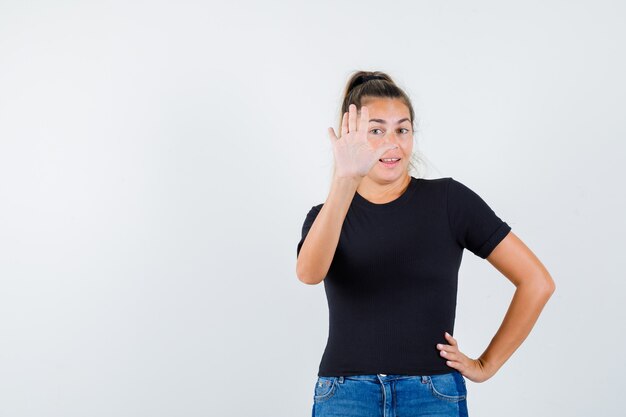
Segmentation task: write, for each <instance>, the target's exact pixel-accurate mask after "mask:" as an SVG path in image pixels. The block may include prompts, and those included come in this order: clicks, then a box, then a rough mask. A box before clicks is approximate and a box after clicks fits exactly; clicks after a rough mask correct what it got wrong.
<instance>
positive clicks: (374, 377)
mask: <svg viewBox="0 0 626 417" xmlns="http://www.w3.org/2000/svg"><path fill="white" fill-rule="evenodd" d="M452 372H455V371H452ZM452 372H449V373H452ZM457 372H458V371H457ZM335 378H338V379H339V382H343V380H344V379H351V380H359V381H374V382H379V381H395V380H398V379H409V378H416V379H421V380H422V382H426V381H427V380H428V375H405V374H367V375H345V376H339V377H335Z"/></svg>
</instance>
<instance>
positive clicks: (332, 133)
mask: <svg viewBox="0 0 626 417" xmlns="http://www.w3.org/2000/svg"><path fill="white" fill-rule="evenodd" d="M328 138H329V139H330V143H331V144H333V145H334V144H335V142H337V141H338V140H339V139H338V138H337V135H335V129H333V128H332V127H329V128H328Z"/></svg>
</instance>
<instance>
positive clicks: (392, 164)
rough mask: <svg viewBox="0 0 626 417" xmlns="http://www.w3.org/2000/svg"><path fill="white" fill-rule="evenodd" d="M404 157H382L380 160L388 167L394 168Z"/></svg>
mask: <svg viewBox="0 0 626 417" xmlns="http://www.w3.org/2000/svg"><path fill="white" fill-rule="evenodd" d="M401 159H402V158H381V159H379V160H378V162H380V163H381V164H383V166H384V167H386V168H393V167H395V166H396V165H399V164H400V160H401Z"/></svg>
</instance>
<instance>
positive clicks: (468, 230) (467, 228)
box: [447, 177, 511, 259]
mask: <svg viewBox="0 0 626 417" xmlns="http://www.w3.org/2000/svg"><path fill="white" fill-rule="evenodd" d="M447 201H448V221H449V223H450V228H451V229H452V234H453V236H454V238H455V239H456V241H457V242H458V243H459V245H461V246H462V247H464V248H466V249H468V250H470V251H471V252H472V253H474V254H475V255H476V256H479V257H481V258H483V259H485V258H487V256H489V254H490V253H491V252H492V251H493V249H494V248H495V247H496V246H497V245H498V243H500V242H501V241H502V239H504V238H505V237H506V235H507V234H508V233H509V232H510V231H511V227H510V226H509V225H508V224H507V223H506V222H505V221H503V220H502V219H500V217H498V216H497V215H496V213H495V212H494V211H493V209H492V208H491V207H489V205H488V204H487V203H486V202H485V201H484V200H483V199H482V198H481V197H480V196H479V195H478V194H477V193H476V192H474V191H473V190H471V189H470V188H469V187H467V186H466V185H464V184H462V183H461V182H459V181H456V180H455V179H454V178H452V177H449V178H448V190H447Z"/></svg>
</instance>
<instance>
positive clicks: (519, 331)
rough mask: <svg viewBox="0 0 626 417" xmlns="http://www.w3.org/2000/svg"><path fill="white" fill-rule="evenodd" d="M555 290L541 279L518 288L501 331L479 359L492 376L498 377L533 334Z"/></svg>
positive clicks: (499, 330)
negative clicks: (498, 371) (497, 374)
mask: <svg viewBox="0 0 626 417" xmlns="http://www.w3.org/2000/svg"><path fill="white" fill-rule="evenodd" d="M553 291H554V289H553V288H550V287H546V285H545V284H542V283H540V280H537V281H536V282H529V283H527V284H520V285H519V286H518V287H517V288H516V290H515V294H513V299H512V300H511V305H510V306H509V308H508V310H507V312H506V314H505V316H504V319H503V321H502V324H501V325H500V328H499V329H498V331H497V332H496V334H495V335H494V337H493V339H491V342H490V343H489V346H488V347H487V349H486V350H485V351H484V352H483V354H482V355H480V357H479V358H478V360H479V361H480V362H481V363H482V365H483V366H484V367H485V369H486V370H488V371H489V373H491V374H492V375H493V374H495V373H496V372H497V370H498V369H500V367H501V366H502V365H503V364H504V363H505V362H506V361H507V360H508V359H509V358H510V357H511V355H512V354H513V352H515V351H516V350H517V348H518V347H519V346H520V345H521V344H522V342H523V341H524V340H525V339H526V337H527V336H528V335H529V334H530V331H531V330H532V328H533V326H534V325H535V323H536V322H537V319H538V318H539V315H540V313H541V311H542V310H543V307H544V306H545V304H546V303H547V302H548V299H549V298H550V296H551V295H552V293H553Z"/></svg>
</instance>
